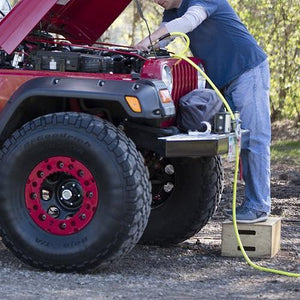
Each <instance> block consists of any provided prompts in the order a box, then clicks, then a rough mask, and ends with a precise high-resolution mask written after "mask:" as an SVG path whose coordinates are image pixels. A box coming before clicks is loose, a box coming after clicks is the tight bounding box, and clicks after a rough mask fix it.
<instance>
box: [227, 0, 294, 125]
mask: <svg viewBox="0 0 300 300" xmlns="http://www.w3.org/2000/svg"><path fill="white" fill-rule="evenodd" d="M230 3H231V4H232V6H233V7H234V8H235V10H236V11H237V13H238V14H239V16H240V18H241V19H242V21H243V22H244V23H245V24H246V26H247V28H248V29H249V31H250V32H251V33H252V34H253V36H254V37H255V38H256V39H257V41H258V43H259V44H260V46H261V47H262V48H263V49H264V50H265V51H266V52H267V54H268V56H269V63H270V70H271V95H270V96H271V113H272V120H279V119H282V118H289V119H293V120H295V123H299V122H300V72H299V71H300V58H299V46H300V44H299V42H300V32H299V28H300V14H299V5H300V1H299V0H231V1H230Z"/></svg>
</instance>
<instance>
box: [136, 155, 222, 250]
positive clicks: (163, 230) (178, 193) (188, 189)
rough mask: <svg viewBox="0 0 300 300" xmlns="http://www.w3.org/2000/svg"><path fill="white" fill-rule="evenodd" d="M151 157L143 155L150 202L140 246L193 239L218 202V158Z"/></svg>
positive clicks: (219, 162)
mask: <svg viewBox="0 0 300 300" xmlns="http://www.w3.org/2000/svg"><path fill="white" fill-rule="evenodd" d="M153 157H155V155H154V156H153ZM153 157H152V159H151V158H149V154H148V155H145V158H146V162H147V165H148V167H149V171H150V178H151V181H152V194H153V201H152V210H151V214H150V218H149V221H148V225H147V227H146V230H145V232H144V234H143V236H142V239H141V243H143V244H148V245H159V246H169V245H172V244H177V243H180V242H182V241H184V240H186V239H188V238H190V237H192V236H193V235H195V234H196V233H197V232H199V231H200V230H201V228H203V227H204V226H205V225H206V224H207V222H208V221H209V219H210V218H211V216H212V215H213V213H214V212H215V210H216V207H217V205H218V203H219V201H220V199H221V195H222V190H223V168H222V163H221V159H220V157H219V156H214V157H202V158H178V159H166V158H160V159H155V158H154V159H153Z"/></svg>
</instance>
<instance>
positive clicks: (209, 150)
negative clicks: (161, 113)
mask: <svg viewBox="0 0 300 300" xmlns="http://www.w3.org/2000/svg"><path fill="white" fill-rule="evenodd" d="M234 138H235V133H233V132H232V133H226V134H206V135H201V134H197V135H190V134H184V133H182V134H176V135H172V136H167V137H160V138H159V140H160V141H161V142H162V143H163V147H164V152H165V156H166V157H198V156H213V155H218V154H228V152H229V151H230V148H231V147H232V142H233V141H234ZM248 141H249V130H242V139H241V142H242V147H243V148H244V147H245V146H246V144H247V143H248Z"/></svg>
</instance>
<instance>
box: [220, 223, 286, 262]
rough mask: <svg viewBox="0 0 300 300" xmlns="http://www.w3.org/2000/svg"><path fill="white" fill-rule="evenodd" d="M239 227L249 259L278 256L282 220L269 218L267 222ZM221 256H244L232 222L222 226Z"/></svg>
mask: <svg viewBox="0 0 300 300" xmlns="http://www.w3.org/2000/svg"><path fill="white" fill-rule="evenodd" d="M237 225H238V230H239V234H240V238H241V241H242V244H243V246H244V249H245V251H246V253H247V255H248V256H249V257H261V258H263V257H273V256H274V255H276V254H277V252H278V251H279V249H280V234H281V219H280V218H268V219H267V220H266V221H265V222H259V223H253V224H242V223H238V224H237ZM221 255H222V256H234V257H236V256H243V254H242V252H241V250H240V249H239V246H238V243H237V239H236V236H235V233H234V228H233V223H232V222H231V221H225V222H223V224H222V250H221Z"/></svg>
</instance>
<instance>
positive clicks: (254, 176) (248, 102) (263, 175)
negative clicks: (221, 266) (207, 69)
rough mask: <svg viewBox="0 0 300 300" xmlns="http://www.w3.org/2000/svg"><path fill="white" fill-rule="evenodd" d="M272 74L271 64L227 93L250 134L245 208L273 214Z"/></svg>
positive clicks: (257, 69) (243, 152) (245, 168)
mask: <svg viewBox="0 0 300 300" xmlns="http://www.w3.org/2000/svg"><path fill="white" fill-rule="evenodd" d="M269 89H270V72H269V64H268V61H267V60H265V61H264V62H262V63H261V64H259V65H258V66H257V67H255V68H253V69H250V70H248V71H246V72H245V73H243V74H242V75H241V76H239V77H238V78H237V79H235V80H233V81H232V82H231V83H230V84H229V86H227V87H226V88H225V90H224V94H225V98H226V99H227V101H228V103H229V105H230V107H231V108H232V110H233V111H235V110H236V111H239V112H240V114H241V120H242V128H245V129H249V130H250V136H249V143H248V141H247V143H243V144H242V149H241V160H242V166H243V178H244V181H245V202H244V204H243V205H244V206H245V207H248V208H252V209H256V210H259V211H263V212H267V213H269V212H270V210H271V197H270V143H271V121H270V102H269Z"/></svg>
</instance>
